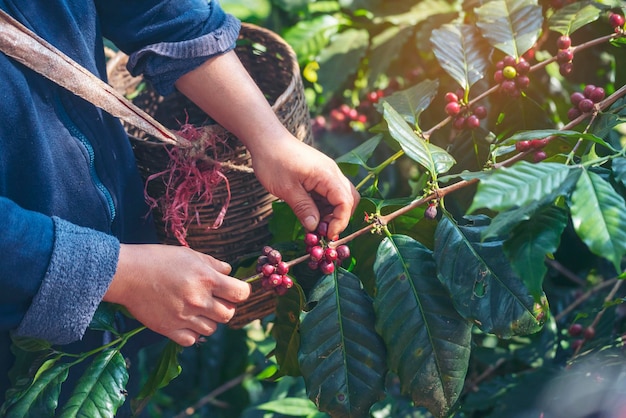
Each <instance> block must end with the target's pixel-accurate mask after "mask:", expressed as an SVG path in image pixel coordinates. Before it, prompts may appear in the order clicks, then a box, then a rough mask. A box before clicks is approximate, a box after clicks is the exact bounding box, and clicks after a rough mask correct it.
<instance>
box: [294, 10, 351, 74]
mask: <svg viewBox="0 0 626 418" xmlns="http://www.w3.org/2000/svg"><path fill="white" fill-rule="evenodd" d="M339 27H340V21H339V19H337V18H336V17H334V16H332V15H328V14H323V15H320V16H317V17H314V18H312V19H310V20H301V21H299V22H297V23H296V24H295V25H293V26H292V27H290V28H289V29H287V30H286V31H285V33H283V38H284V39H285V41H287V43H288V44H289V45H290V46H291V47H292V48H293V50H294V52H295V53H296V55H297V56H298V61H299V63H300V65H303V64H305V63H306V62H308V61H312V60H315V59H316V57H317V56H318V55H319V54H320V52H321V51H322V50H323V49H324V47H326V46H327V45H328V43H329V42H330V38H331V37H332V36H333V35H334V34H336V33H337V32H338V31H339Z"/></svg>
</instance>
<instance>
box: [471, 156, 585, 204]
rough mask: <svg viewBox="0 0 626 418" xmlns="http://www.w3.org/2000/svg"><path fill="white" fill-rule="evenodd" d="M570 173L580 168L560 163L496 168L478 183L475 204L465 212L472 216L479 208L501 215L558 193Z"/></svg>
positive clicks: (525, 162) (523, 164)
mask: <svg viewBox="0 0 626 418" xmlns="http://www.w3.org/2000/svg"><path fill="white" fill-rule="evenodd" d="M573 170H580V168H576V167H571V166H567V165H564V164H559V163H549V162H542V163H541V164H533V163H529V162H527V161H520V162H518V163H516V164H514V165H512V166H511V167H502V168H499V169H497V170H494V172H493V173H492V174H491V175H490V176H489V177H485V178H482V179H481V180H480V181H479V182H478V189H477V190H476V195H475V196H474V201H473V202H472V205H471V206H470V208H469V209H468V211H467V212H468V213H472V212H473V211H475V210H476V209H479V208H489V209H492V210H495V211H502V210H507V209H510V208H513V207H522V206H525V205H527V204H528V203H530V202H532V201H537V200H542V199H543V198H544V197H546V196H548V195H551V194H553V193H555V192H557V191H558V190H559V189H560V188H561V187H562V185H563V183H564V181H565V179H567V177H568V176H569V175H570V172H571V171H573Z"/></svg>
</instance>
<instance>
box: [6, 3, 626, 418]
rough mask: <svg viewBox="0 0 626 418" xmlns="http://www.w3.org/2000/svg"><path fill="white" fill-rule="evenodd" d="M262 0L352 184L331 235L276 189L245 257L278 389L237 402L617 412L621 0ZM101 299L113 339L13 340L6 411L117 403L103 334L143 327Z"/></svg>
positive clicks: (355, 409) (96, 408) (298, 411)
mask: <svg viewBox="0 0 626 418" xmlns="http://www.w3.org/2000/svg"><path fill="white" fill-rule="evenodd" d="M272 4H273V5H274V6H275V7H277V8H279V9H280V10H281V11H280V13H279V14H280V15H281V16H282V18H284V19H286V21H288V22H291V23H290V24H284V23H283V25H282V27H280V28H279V29H280V30H281V32H282V33H283V34H284V36H285V38H286V39H287V40H288V41H289V42H290V43H291V44H292V46H293V47H294V49H295V50H296V52H297V53H298V55H299V58H300V64H301V67H302V69H303V78H304V79H305V80H306V83H307V91H308V99H309V102H310V105H311V109H312V110H313V113H314V118H313V126H314V129H315V131H316V132H317V134H318V135H322V134H323V133H324V132H328V131H332V132H333V138H335V139H338V140H340V139H341V138H342V137H344V136H345V137H348V136H352V135H353V134H354V133H355V131H357V133H359V135H360V136H358V138H361V140H360V142H359V143H358V144H357V146H355V147H354V148H353V149H350V150H347V152H345V153H343V154H342V155H338V156H337V158H336V161H337V162H338V163H339V165H340V166H341V167H342V169H343V170H344V172H345V173H346V175H348V176H350V177H351V178H353V179H354V182H355V185H356V187H357V189H358V190H359V191H360V192H361V195H362V200H361V203H360V205H359V207H358V208H357V210H356V211H355V214H354V217H353V219H352V220H351V223H350V225H349V227H348V230H346V231H345V233H344V235H343V236H342V237H340V238H339V239H337V240H335V241H333V240H331V239H329V238H328V237H326V234H325V231H324V227H323V226H324V225H323V224H322V225H321V228H320V229H318V230H317V231H315V232H307V231H304V230H303V229H302V227H301V226H299V224H298V222H297V220H296V218H295V216H294V215H293V213H292V212H291V210H290V209H289V208H288V207H287V206H286V205H285V204H283V203H276V204H275V206H274V216H273V219H272V222H271V230H272V232H273V238H272V242H271V243H268V245H267V246H266V247H265V248H264V249H259V254H256V255H254V256H251V257H250V258H249V259H248V260H242V261H241V263H240V265H239V269H238V270H237V271H238V276H239V277H242V279H245V280H248V281H250V282H254V281H257V280H260V281H262V284H263V288H265V289H268V290H271V291H275V293H276V298H277V307H276V311H275V313H274V314H273V315H271V316H270V317H267V318H265V319H264V320H263V321H262V322H261V323H260V324H257V325H256V326H255V328H254V329H255V330H257V331H258V330H259V327H260V329H262V330H263V332H266V333H267V334H265V335H266V336H267V337H268V338H270V339H271V341H272V347H271V349H265V350H262V351H263V360H262V362H261V363H263V364H265V366H267V364H268V363H267V362H269V363H270V365H271V367H267V369H266V372H264V373H261V376H262V377H259V379H263V378H270V377H271V380H272V381H278V382H279V383H278V387H282V389H281V390H282V392H281V395H273V396H274V397H273V398H271V399H266V400H268V402H261V401H258V402H257V404H256V405H251V409H249V410H246V411H245V412H243V413H242V414H243V415H242V416H245V417H254V416H261V415H258V413H260V412H259V411H264V412H262V413H263V414H265V415H263V416H274V415H277V416H311V417H313V416H325V415H326V414H327V415H330V416H332V417H368V416H372V417H428V416H435V417H449V416H458V417H504V416H506V417H518V416H520V417H521V416H533V417H546V418H547V417H554V416H567V417H588V416H607V417H608V416H610V417H618V416H624V414H626V403H625V402H624V401H623V399H626V397H625V396H624V395H626V391H625V389H624V388H625V387H626V385H625V384H624V383H625V380H624V375H625V374H624V372H625V371H626V368H625V366H626V362H625V361H624V348H623V347H624V338H625V337H624V336H626V333H625V332H626V329H625V325H626V324H625V322H624V317H625V315H626V311H625V310H624V307H623V305H622V302H623V301H624V291H623V290H622V289H621V284H622V283H623V279H624V277H626V276H625V275H624V270H623V258H624V255H625V254H626V203H625V200H624V198H625V196H626V156H625V150H626V148H625V147H626V123H625V119H626V99H624V96H625V95H626V72H625V71H623V68H626V62H625V58H626V55H625V54H624V53H623V51H624V49H623V48H624V46H625V44H626V32H625V28H624V12H625V11H626V8H625V7H624V5H623V4H620V2H619V1H600V2H594V1H563V0H552V1H542V2H541V3H538V2H537V1H536V0H490V1H470V0H467V1H464V2H460V3H452V2H448V1H445V0H424V1H394V2H384V1H382V0H381V1H375V0H360V1H356V0H355V1H339V2H335V1H324V2H313V1H293V2H290V1H274V2H272ZM380 155H383V158H382V161H379V160H380V159H381V158H380ZM376 157H378V158H376ZM373 161H375V162H373ZM389 172H394V173H396V174H395V175H394V176H392V177H385V175H386V174H387V173H389ZM389 178H391V179H393V181H395V183H396V184H393V185H391V186H389V185H388V184H386V183H387V182H389V180H388V179H389ZM401 183H403V184H401ZM270 244H271V246H270ZM114 313H115V308H114V307H109V306H103V307H102V308H101V309H100V310H99V311H98V314H97V316H96V317H95V318H94V322H93V323H92V328H96V329H101V330H107V331H109V332H111V333H112V335H113V336H114V338H113V339H112V340H111V343H109V344H108V345H106V346H103V347H100V348H98V349H95V350H93V351H92V352H88V353H81V354H70V353H65V352H63V351H61V350H60V349H59V348H57V347H51V346H49V345H47V344H45V343H44V342H37V341H31V340H23V341H15V351H16V353H20V354H19V356H18V357H19V359H20V361H19V363H18V367H17V368H16V370H15V371H14V375H13V376H12V377H13V381H14V382H15V387H14V388H13V389H12V391H11V393H10V396H9V397H8V398H7V399H8V401H7V402H6V403H5V404H4V405H3V406H2V413H3V414H5V415H7V416H53V415H54V414H55V411H56V414H58V415H60V416H75V415H80V414H86V415H89V416H96V415H102V416H113V415H115V411H116V410H117V409H118V408H119V407H120V405H122V404H123V403H124V402H125V401H126V402H131V401H130V400H126V399H125V396H124V393H125V389H124V388H125V385H126V382H127V380H128V378H129V376H128V372H127V369H126V367H125V364H124V358H123V356H122V355H121V354H120V350H121V349H122V347H123V346H124V345H125V344H126V343H127V342H128V341H129V339H131V338H132V337H133V336H134V335H135V334H136V333H138V332H139V331H141V328H138V329H137V330H134V331H131V332H129V333H126V334H119V333H118V332H117V331H116V330H115V328H114V327H113V325H112V323H113V316H114ZM260 346H262V344H259V347H260ZM181 351H182V349H181V348H180V347H177V346H176V345H175V344H171V343H170V344H168V345H167V346H166V347H165V348H164V349H163V351H162V352H161V353H160V355H159V358H158V359H157V360H156V361H155V362H156V364H155V366H154V367H153V370H154V371H153V372H152V374H151V375H150V376H149V377H148V378H147V379H146V382H145V385H144V387H143V390H142V391H141V393H140V395H139V397H137V398H135V399H133V400H132V405H133V407H134V408H135V410H136V411H139V410H141V409H142V408H144V407H145V406H146V404H147V403H148V402H149V401H150V400H151V398H152V397H154V396H156V395H158V393H159V390H160V389H161V390H163V388H165V387H166V386H168V385H169V384H170V383H171V382H172V381H173V380H174V379H175V378H178V379H182V378H183V376H184V374H185V370H184V368H183V369H182V370H181V364H180V362H179V360H180V356H181ZM82 362H87V363H88V364H89V366H88V368H87V369H86V371H85V372H84V375H83V378H82V380H81V381H80V382H79V384H78V388H77V390H76V391H75V392H74V393H73V394H72V395H71V396H70V398H69V401H68V402H67V403H66V404H65V405H62V406H59V408H57V406H58V405H57V402H58V401H57V400H58V398H59V393H60V390H61V387H62V383H63V382H64V380H65V379H66V377H67V373H68V370H69V369H70V368H71V367H73V366H74V365H75V364H78V363H82ZM265 366H264V367H265ZM281 382H282V383H281ZM298 382H300V383H298ZM298 384H301V386H300V389H301V391H300V392H299V393H300V395H294V394H289V393H288V392H289V391H288V390H287V389H286V388H287V387H288V386H290V385H292V386H293V387H297V386H298ZM281 385H282V386H281ZM304 390H305V391H306V395H307V396H308V398H309V399H310V401H309V400H306V399H304V396H303V393H302V392H303V391H304ZM275 393H278V392H275ZM59 411H60V412H59ZM255 411H256V413H257V415H255ZM194 413H195V412H194V410H193V409H192V410H191V411H190V412H189V415H192V414H194ZM180 416H182V415H180Z"/></svg>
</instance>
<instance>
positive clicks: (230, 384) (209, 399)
mask: <svg viewBox="0 0 626 418" xmlns="http://www.w3.org/2000/svg"><path fill="white" fill-rule="evenodd" d="M259 371H260V367H255V368H254V369H253V370H251V371H248V372H245V373H242V374H240V375H239V376H236V377H234V378H232V379H230V380H229V381H227V382H225V383H224V384H222V385H221V386H219V387H217V388H215V389H214V390H212V391H211V392H209V393H207V394H206V395H204V396H203V397H202V398H200V399H198V401H197V402H196V403H195V404H193V405H192V406H189V407H187V408H185V409H184V410H183V411H181V412H179V413H178V414H177V415H176V416H174V418H185V417H189V416H191V415H193V414H194V413H195V412H196V411H197V410H198V409H200V408H202V407H203V406H204V405H207V404H210V403H215V401H216V399H215V398H217V397H218V396H219V395H221V394H222V393H224V392H226V391H228V390H230V389H232V388H234V387H235V386H237V385H238V384H240V383H241V382H243V381H244V380H245V379H246V378H248V377H251V376H254V375H255V374H256V373H258V372H259ZM220 404H221V402H220Z"/></svg>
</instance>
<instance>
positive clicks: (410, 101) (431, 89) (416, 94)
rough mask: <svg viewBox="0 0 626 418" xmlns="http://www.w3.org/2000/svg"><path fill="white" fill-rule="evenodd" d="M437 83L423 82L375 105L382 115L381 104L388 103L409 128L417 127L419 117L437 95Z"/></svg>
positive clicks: (431, 81)
mask: <svg viewBox="0 0 626 418" xmlns="http://www.w3.org/2000/svg"><path fill="white" fill-rule="evenodd" d="M438 87H439V81H437V80H424V81H422V82H420V83H418V84H416V85H414V86H412V87H409V88H408V89H406V90H401V91H398V92H395V93H394V94H392V95H391V96H388V97H385V99H384V100H383V101H381V102H379V103H377V106H376V107H377V109H378V110H379V111H380V112H381V113H382V112H384V110H385V108H384V106H383V104H384V103H385V102H386V103H389V105H390V106H391V107H393V109H394V110H395V111H396V112H398V113H399V114H400V115H402V117H403V118H404V120H406V121H407V122H408V123H409V124H410V125H411V126H416V127H417V126H418V125H419V118H420V115H421V114H422V112H423V111H424V110H426V109H427V108H428V106H430V103H431V102H432V100H433V98H434V97H435V96H436V95H437V88H438Z"/></svg>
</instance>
